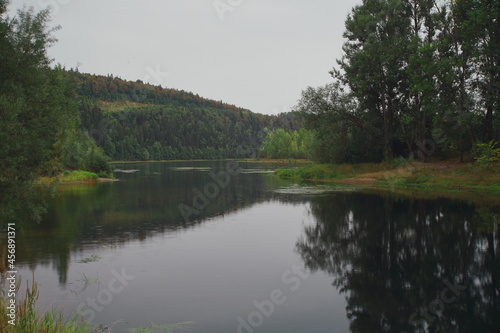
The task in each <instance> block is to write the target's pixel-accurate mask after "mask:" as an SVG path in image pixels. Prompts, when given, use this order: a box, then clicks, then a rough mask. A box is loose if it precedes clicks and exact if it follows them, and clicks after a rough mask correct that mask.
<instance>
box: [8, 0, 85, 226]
mask: <svg viewBox="0 0 500 333" xmlns="http://www.w3.org/2000/svg"><path fill="white" fill-rule="evenodd" d="M7 4H8V3H7V1H5V0H0V46H1V47H0V75H1V76H0V119H2V120H1V122H0V192H2V195H1V196H0V215H1V216H2V220H5V219H6V218H7V217H9V218H12V216H13V215H14V212H15V211H17V210H24V211H27V210H29V209H26V206H29V203H28V202H27V200H26V197H27V195H28V193H32V191H28V190H27V189H28V188H29V187H30V184H31V183H32V181H33V179H34V178H35V177H37V176H38V175H40V174H41V173H42V172H44V171H46V170H47V168H48V165H47V164H48V161H50V160H51V159H52V157H53V156H54V153H55V151H54V144H55V143H56V142H57V140H58V133H59V132H60V131H61V130H62V129H64V128H67V127H69V126H70V125H71V124H72V123H73V122H74V121H75V119H76V118H75V116H76V113H75V112H76V111H75V110H76V109H75V107H74V105H73V102H72V100H71V97H72V90H71V87H70V86H69V85H68V84H67V82H66V80H65V78H64V75H63V71H62V69H60V68H56V69H52V68H51V67H50V64H51V60H50V58H49V57H48V56H47V48H48V47H49V46H50V45H51V44H52V43H53V42H54V41H55V39H54V38H53V37H51V34H52V32H53V31H54V29H48V27H47V23H48V19H49V12H48V11H47V10H44V11H41V12H39V13H34V11H33V9H23V10H21V11H19V12H18V15H17V17H15V18H13V19H9V18H7V17H6V6H7ZM73 125H74V124H73ZM19 200H21V201H24V202H23V203H22V205H24V207H22V206H16V204H15V202H19ZM28 208H29V207H28ZM35 208H36V207H35V206H33V210H32V211H33V213H34V214H35V215H37V214H38V213H39V210H38V209H35Z"/></svg>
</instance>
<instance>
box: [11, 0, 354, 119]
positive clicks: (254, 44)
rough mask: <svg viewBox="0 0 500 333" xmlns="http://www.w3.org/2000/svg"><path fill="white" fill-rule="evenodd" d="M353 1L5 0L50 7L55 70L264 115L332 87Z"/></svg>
mask: <svg viewBox="0 0 500 333" xmlns="http://www.w3.org/2000/svg"><path fill="white" fill-rule="evenodd" d="M360 3H361V0H344V1H338V0H336V1H335V0H309V1H306V0H11V4H10V6H9V15H11V16H12V15H13V14H15V12H16V10H17V9H18V8H22V7H23V5H26V6H32V7H34V8H35V10H37V11H38V10H41V9H43V8H46V7H48V6H51V7H52V21H51V26H57V25H60V26H61V30H59V31H57V32H55V33H54V36H55V37H56V38H57V39H58V42H57V43H56V44H55V45H53V46H52V47H51V48H50V50H49V55H50V57H52V58H53V59H54V62H55V63H59V64H61V65H64V66H65V67H66V68H68V69H69V68H77V67H78V69H79V71H80V72H84V73H91V74H100V75H107V74H112V75H114V76H115V77H120V78H122V79H126V80H133V81H135V80H142V81H144V82H149V83H151V84H154V85H161V86H162V87H165V88H175V89H179V90H185V91H191V92H193V93H195V94H199V95H200V96H202V97H205V98H210V99H214V100H217V101H220V100H222V101H223V102H225V103H229V104H234V105H236V106H239V107H243V108H246V109H249V110H251V111H253V112H258V113H263V114H277V113H280V112H286V111H289V110H290V109H291V108H292V107H293V106H294V105H296V103H297V101H298V100H299V99H300V96H301V92H302V90H304V89H306V88H307V87H308V86H312V87H317V86H321V85H325V84H326V83H329V82H331V81H332V78H331V76H330V74H329V73H328V72H329V71H330V70H331V69H332V68H333V67H334V66H336V59H339V58H341V57H342V44H343V42H344V39H343V37H342V34H343V32H344V22H345V20H346V17H347V15H348V14H349V12H350V11H351V9H352V7H354V6H355V5H358V4H360Z"/></svg>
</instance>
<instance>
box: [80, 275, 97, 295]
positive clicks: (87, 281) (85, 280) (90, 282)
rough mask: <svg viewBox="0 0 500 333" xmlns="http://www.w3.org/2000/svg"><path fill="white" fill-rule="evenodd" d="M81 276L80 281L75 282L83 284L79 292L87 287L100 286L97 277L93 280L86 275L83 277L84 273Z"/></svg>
mask: <svg viewBox="0 0 500 333" xmlns="http://www.w3.org/2000/svg"><path fill="white" fill-rule="evenodd" d="M82 275H83V277H82V279H80V280H77V281H79V282H83V287H82V290H80V292H82V291H84V290H85V289H87V288H88V287H89V286H92V285H100V284H101V281H100V280H99V276H98V277H97V278H95V279H94V278H91V277H88V276H87V275H85V273H82Z"/></svg>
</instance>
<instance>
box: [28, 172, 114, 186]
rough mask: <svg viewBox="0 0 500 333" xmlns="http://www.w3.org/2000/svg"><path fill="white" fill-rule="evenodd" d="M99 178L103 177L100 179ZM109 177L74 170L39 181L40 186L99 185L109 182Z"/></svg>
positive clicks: (42, 178)
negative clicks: (99, 183) (100, 182)
mask: <svg viewBox="0 0 500 333" xmlns="http://www.w3.org/2000/svg"><path fill="white" fill-rule="evenodd" d="M99 176H103V177H102V178H100V177H99ZM108 176H109V175H104V174H103V175H98V174H96V173H94V172H89V171H81V170H74V171H69V170H66V171H64V172H63V173H61V174H59V175H57V176H54V177H41V178H39V179H38V181H37V183H38V184H54V183H55V184H80V183H97V182H99V181H103V180H108V179H109V178H108Z"/></svg>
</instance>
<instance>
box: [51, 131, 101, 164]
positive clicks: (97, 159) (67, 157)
mask: <svg viewBox="0 0 500 333" xmlns="http://www.w3.org/2000/svg"><path fill="white" fill-rule="evenodd" d="M56 146H57V147H58V149H59V153H60V156H61V157H60V158H61V167H62V168H63V169H64V168H66V169H68V168H69V169H73V170H75V169H78V170H88V171H91V172H96V173H98V172H102V173H109V172H111V166H110V165H109V163H108V161H109V158H108V157H107V156H106V155H105V154H104V151H103V150H102V149H101V148H100V147H98V146H97V145H96V144H95V142H94V141H93V140H92V139H91V138H90V137H89V135H88V134H87V133H86V132H83V131H75V130H68V131H65V132H64V133H63V134H62V135H61V139H60V142H59V143H58V144H57V145H56Z"/></svg>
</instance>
